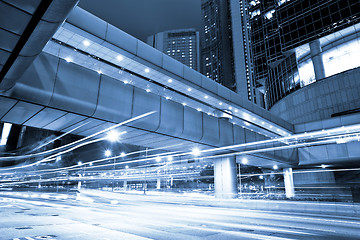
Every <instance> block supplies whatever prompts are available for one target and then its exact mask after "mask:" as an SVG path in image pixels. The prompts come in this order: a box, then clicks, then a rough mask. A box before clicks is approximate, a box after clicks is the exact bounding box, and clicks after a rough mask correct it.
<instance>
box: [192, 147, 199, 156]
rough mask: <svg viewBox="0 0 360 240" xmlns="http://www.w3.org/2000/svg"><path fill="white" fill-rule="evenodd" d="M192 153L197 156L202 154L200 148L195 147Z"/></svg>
mask: <svg viewBox="0 0 360 240" xmlns="http://www.w3.org/2000/svg"><path fill="white" fill-rule="evenodd" d="M191 153H192V155H194V156H195V157H197V156H200V153H201V152H200V149H199V148H197V147H196V148H193V149H192V151H191Z"/></svg>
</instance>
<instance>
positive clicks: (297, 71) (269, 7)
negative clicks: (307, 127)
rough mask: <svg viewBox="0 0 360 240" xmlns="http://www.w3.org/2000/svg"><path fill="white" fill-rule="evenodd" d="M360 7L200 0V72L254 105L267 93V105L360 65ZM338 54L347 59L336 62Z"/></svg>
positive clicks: (297, 0) (352, 2) (295, 0)
mask: <svg viewBox="0 0 360 240" xmlns="http://www.w3.org/2000/svg"><path fill="white" fill-rule="evenodd" d="M359 9H360V3H359V1H357V0H344V1H340V0H330V1H329V0H320V1H311V0H276V1H275V0H274V1H259V0H250V1H249V0H240V1H239V0H224V1H221V0H202V11H203V16H202V17H203V23H204V29H203V31H204V33H203V35H202V54H203V59H202V60H203V68H202V70H203V74H205V75H207V76H208V77H210V78H213V79H214V80H216V81H218V82H219V83H221V84H223V85H225V86H227V87H229V88H231V89H233V90H236V92H238V93H239V94H240V95H242V96H244V97H245V96H246V97H247V98H248V99H249V100H250V101H252V102H254V103H256V104H258V105H264V96H265V100H266V101H265V102H266V107H267V108H268V109H270V108H271V107H272V106H273V105H274V104H275V103H277V102H278V101H279V100H281V99H282V98H283V97H285V96H287V95H289V94H290V93H292V92H294V91H296V90H298V89H300V88H302V87H304V86H306V85H308V84H310V83H312V82H315V81H316V80H320V79H322V78H325V77H328V76H331V75H334V74H336V73H339V72H341V71H345V70H347V69H351V68H354V67H357V66H359V65H358V63H357V62H358V60H357V59H355V57H354V56H355V54H359V53H358V52H357V51H356V49H359V46H355V45H356V43H357V42H358V41H357V40H354V39H357V37H356V35H357V34H358V31H359V28H358V27H357V25H356V24H357V23H359V21H360V20H359V19H360V13H359ZM350 45H351V46H352V47H350ZM336 49H337V53H336V52H335V50H336ZM341 52H342V53H346V52H347V56H348V57H347V59H348V60H346V61H347V63H346V64H335V62H336V61H337V62H338V63H340V62H341V61H344V59H345V58H346V56H342V57H341V56H340V55H344V54H341ZM209 53H210V54H209ZM209 55H210V56H209ZM345 55H346V54H345ZM352 58H354V59H353V60H349V59H352ZM335 59H337V60H335ZM340 59H342V60H340ZM343 63H344V62H343ZM331 66H332V67H331ZM340 66H341V67H340ZM335 69H337V70H335ZM230 83H233V85H234V86H232V85H231V84H230Z"/></svg>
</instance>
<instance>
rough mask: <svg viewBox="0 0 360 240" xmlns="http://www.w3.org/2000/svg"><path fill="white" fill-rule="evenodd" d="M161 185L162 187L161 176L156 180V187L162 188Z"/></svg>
mask: <svg viewBox="0 0 360 240" xmlns="http://www.w3.org/2000/svg"><path fill="white" fill-rule="evenodd" d="M160 187H161V180H160V178H158V179H157V181H156V189H160Z"/></svg>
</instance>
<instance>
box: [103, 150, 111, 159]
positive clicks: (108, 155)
mask: <svg viewBox="0 0 360 240" xmlns="http://www.w3.org/2000/svg"><path fill="white" fill-rule="evenodd" d="M104 155H105V157H110V156H111V150H109V149H107V150H106V151H105V152H104Z"/></svg>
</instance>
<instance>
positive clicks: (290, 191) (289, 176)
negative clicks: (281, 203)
mask: <svg viewBox="0 0 360 240" xmlns="http://www.w3.org/2000/svg"><path fill="white" fill-rule="evenodd" d="M284 185H285V195H286V197H287V198H292V197H295V188H294V179H293V172H292V168H284Z"/></svg>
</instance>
